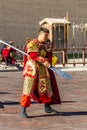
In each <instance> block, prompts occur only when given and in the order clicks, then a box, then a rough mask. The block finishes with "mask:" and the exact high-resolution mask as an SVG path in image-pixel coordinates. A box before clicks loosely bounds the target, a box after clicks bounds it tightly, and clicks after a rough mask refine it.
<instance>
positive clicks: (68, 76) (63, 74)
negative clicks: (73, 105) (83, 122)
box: [50, 66, 72, 80]
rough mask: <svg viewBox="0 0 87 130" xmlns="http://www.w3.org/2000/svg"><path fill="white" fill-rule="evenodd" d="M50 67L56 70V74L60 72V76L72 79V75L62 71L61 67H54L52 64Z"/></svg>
mask: <svg viewBox="0 0 87 130" xmlns="http://www.w3.org/2000/svg"><path fill="white" fill-rule="evenodd" d="M50 69H51V70H52V71H53V72H55V73H56V74H58V75H59V76H61V77H63V78H65V79H68V80H71V79H72V76H71V75H69V74H67V73H65V72H63V71H61V69H59V68H56V67H53V66H50Z"/></svg>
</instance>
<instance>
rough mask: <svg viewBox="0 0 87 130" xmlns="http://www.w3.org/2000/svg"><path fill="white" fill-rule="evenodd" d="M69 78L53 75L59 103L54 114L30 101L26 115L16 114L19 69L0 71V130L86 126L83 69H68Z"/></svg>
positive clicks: (71, 129) (86, 89)
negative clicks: (59, 98) (57, 88)
mask: <svg viewBox="0 0 87 130" xmlns="http://www.w3.org/2000/svg"><path fill="white" fill-rule="evenodd" d="M68 73H69V74H71V75H72V76H73V80H71V81H68V80H65V79H63V78H61V77H59V76H57V75H56V79H57V82H58V84H59V90H60V95H61V100H62V104H61V105H54V106H53V108H55V109H56V110H57V111H59V113H58V114H46V113H45V112H44V106H43V105H42V104H37V103H35V102H33V101H32V104H31V107H30V108H28V109H27V112H28V114H29V116H30V118H28V119H22V118H21V117H20V114H19V112H20V106H19V101H20V97H21V93H22V84H23V77H22V72H21V71H16V72H0V130H87V72H86V71H71V72H68Z"/></svg>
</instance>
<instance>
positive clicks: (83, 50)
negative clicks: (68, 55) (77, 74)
mask: <svg viewBox="0 0 87 130" xmlns="http://www.w3.org/2000/svg"><path fill="white" fill-rule="evenodd" d="M82 59H83V65H84V66H85V49H82Z"/></svg>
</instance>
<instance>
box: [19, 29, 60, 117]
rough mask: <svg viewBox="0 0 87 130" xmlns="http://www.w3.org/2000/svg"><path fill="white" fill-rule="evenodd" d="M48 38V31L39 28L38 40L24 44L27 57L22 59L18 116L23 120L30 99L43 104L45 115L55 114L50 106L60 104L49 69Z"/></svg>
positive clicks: (52, 74)
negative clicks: (21, 87) (22, 77)
mask: <svg viewBox="0 0 87 130" xmlns="http://www.w3.org/2000/svg"><path fill="white" fill-rule="evenodd" d="M48 36H49V30H48V29H46V28H40V30H39V35H38V38H36V39H33V40H28V42H27V44H26V49H25V50H26V53H27V54H29V56H27V57H26V56H25V58H24V69H23V76H24V84H23V94H22V97H21V101H20V106H21V112H20V115H21V117H23V118H27V117H28V115H27V113H26V108H27V107H29V106H30V104H31V98H33V99H34V100H36V101H38V102H39V103H44V106H45V112H46V113H52V112H55V110H54V109H53V108H51V106H50V105H52V104H60V103H61V100H60V95H59V90H58V86H57V83H56V79H55V76H54V73H53V71H52V70H50V69H49V67H50V65H51V64H52V51H51V49H50V51H49V47H48V43H49V40H48Z"/></svg>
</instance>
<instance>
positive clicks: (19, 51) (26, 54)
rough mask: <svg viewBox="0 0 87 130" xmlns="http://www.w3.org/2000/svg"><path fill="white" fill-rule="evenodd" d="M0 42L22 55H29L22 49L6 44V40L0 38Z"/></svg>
mask: <svg viewBox="0 0 87 130" xmlns="http://www.w3.org/2000/svg"><path fill="white" fill-rule="evenodd" d="M0 43H2V44H4V45H7V46H9V47H11V48H13V49H14V50H16V51H18V52H20V53H22V54H23V55H26V56H29V55H28V54H27V53H25V52H24V51H22V50H20V49H18V48H16V47H14V46H12V45H10V44H8V43H7V42H4V41H3V40H1V39H0Z"/></svg>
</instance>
